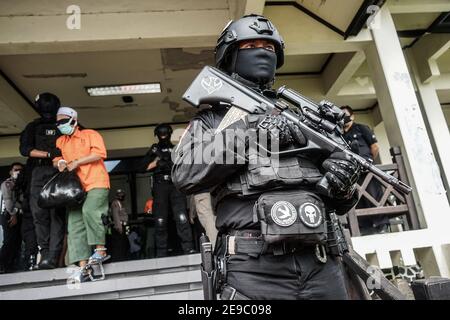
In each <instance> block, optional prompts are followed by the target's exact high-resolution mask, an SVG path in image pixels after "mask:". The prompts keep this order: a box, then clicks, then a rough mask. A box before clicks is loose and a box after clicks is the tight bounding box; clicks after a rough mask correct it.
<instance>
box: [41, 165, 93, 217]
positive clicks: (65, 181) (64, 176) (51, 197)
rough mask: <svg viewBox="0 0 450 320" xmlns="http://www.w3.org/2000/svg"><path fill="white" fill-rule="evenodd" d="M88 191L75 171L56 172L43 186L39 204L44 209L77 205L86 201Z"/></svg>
mask: <svg viewBox="0 0 450 320" xmlns="http://www.w3.org/2000/svg"><path fill="white" fill-rule="evenodd" d="M85 198H86V192H85V191H84V189H83V186H82V185H81V181H80V178H78V176H77V174H76V173H75V172H74V171H70V172H69V171H67V170H65V171H62V172H58V173H56V174H55V175H54V176H53V177H51V179H50V180H49V181H48V182H47V183H46V184H45V185H44V186H43V187H42V189H41V192H40V193H39V199H38V205H39V207H41V208H44V209H50V208H58V207H77V206H79V205H81V204H82V203H83V202H84V199H85Z"/></svg>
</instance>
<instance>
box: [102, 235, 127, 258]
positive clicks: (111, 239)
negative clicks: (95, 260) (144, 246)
mask: <svg viewBox="0 0 450 320" xmlns="http://www.w3.org/2000/svg"><path fill="white" fill-rule="evenodd" d="M123 229H124V228H123ZM107 242H108V244H107V245H106V247H107V248H108V251H109V253H110V254H111V262H118V261H125V260H128V259H129V257H130V242H129V241H128V237H127V235H126V234H125V230H123V232H122V234H121V233H119V232H118V231H117V230H116V229H114V228H112V230H111V235H108V236H107Z"/></svg>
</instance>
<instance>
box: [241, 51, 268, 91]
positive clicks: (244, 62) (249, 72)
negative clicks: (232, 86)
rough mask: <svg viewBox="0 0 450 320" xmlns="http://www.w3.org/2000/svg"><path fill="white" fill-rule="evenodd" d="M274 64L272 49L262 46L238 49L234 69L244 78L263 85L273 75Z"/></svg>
mask: <svg viewBox="0 0 450 320" xmlns="http://www.w3.org/2000/svg"><path fill="white" fill-rule="evenodd" d="M276 66H277V55H276V53H275V52H273V51H270V50H267V49H264V48H250V49H240V50H239V51H238V53H237V57H236V64H235V70H234V71H235V72H236V73H237V74H238V75H240V76H241V77H242V78H244V79H247V80H249V81H251V82H254V83H256V84H259V85H264V84H267V83H269V82H270V81H272V80H273V78H274V77H275V69H276Z"/></svg>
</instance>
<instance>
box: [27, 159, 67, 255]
mask: <svg viewBox="0 0 450 320" xmlns="http://www.w3.org/2000/svg"><path fill="white" fill-rule="evenodd" d="M56 172H57V170H56V169H55V168H53V167H51V166H38V167H35V168H34V169H33V173H32V176H31V195H30V208H31V212H32V214H33V219H34V226H35V230H36V239H37V243H38V245H39V247H40V249H41V255H42V256H43V258H44V259H45V258H53V259H57V258H58V256H59V254H60V252H61V250H62V246H63V240H64V214H63V213H61V212H57V210H58V211H59V210H60V209H51V210H49V209H42V208H41V207H39V205H38V198H39V193H40V191H41V189H42V187H43V186H44V184H45V183H46V182H47V181H48V180H49V179H50V178H51V177H52V176H53V175H54V174H55V173H56Z"/></svg>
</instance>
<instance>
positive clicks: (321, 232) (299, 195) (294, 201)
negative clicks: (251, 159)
mask: <svg viewBox="0 0 450 320" xmlns="http://www.w3.org/2000/svg"><path fill="white" fill-rule="evenodd" d="M253 220H254V221H255V222H257V221H259V222H260V225H261V235H262V237H263V239H264V242H265V243H267V244H273V243H277V242H281V241H287V242H298V243H301V244H304V245H307V244H319V243H320V244H323V243H325V242H326V240H327V229H326V223H325V205H324V203H323V201H322V199H321V198H320V197H319V196H318V195H316V194H315V193H313V192H310V191H307V190H291V191H288V190H283V191H271V192H266V193H263V194H262V195H261V196H260V197H259V198H258V200H257V201H256V203H255V206H254V209H253Z"/></svg>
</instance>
